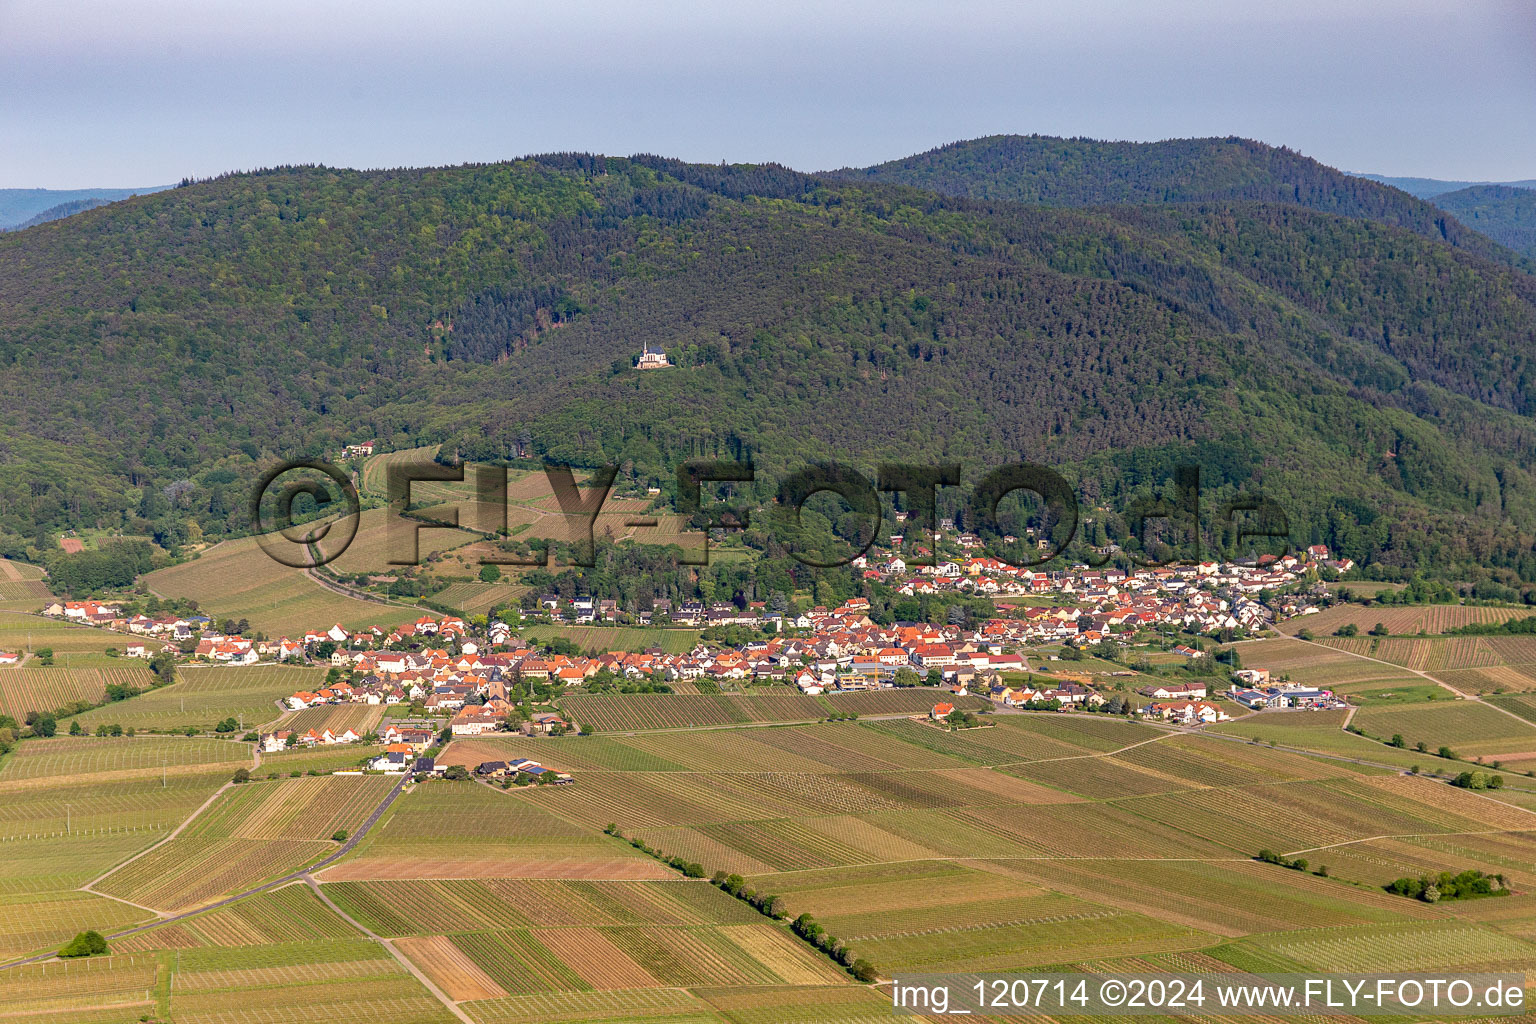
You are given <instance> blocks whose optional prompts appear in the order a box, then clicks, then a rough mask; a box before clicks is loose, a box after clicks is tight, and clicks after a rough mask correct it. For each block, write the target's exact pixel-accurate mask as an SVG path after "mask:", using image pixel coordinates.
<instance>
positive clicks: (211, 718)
mask: <svg viewBox="0 0 1536 1024" xmlns="http://www.w3.org/2000/svg"><path fill="white" fill-rule="evenodd" d="M324 679H325V674H324V672H322V671H320V670H317V669H307V668H289V667H286V666H285V667H281V668H273V667H266V666H262V667H256V668H201V667H182V668H181V669H179V670H178V672H177V681H176V682H175V683H173V684H172V685H170V686H164V687H160V688H158V689H149V690H146V691H145V692H143V693H141V694H139V695H138V696H137V697H133V698H131V699H130V700H127V701H121V702H117V703H114V704H109V705H107V706H106V707H102V708H97V709H96V710H94V711H87V712H86V713H85V714H83V715H81V716H80V724H81V726H83V727H84V728H85V729H86V730H87V731H91V730H94V729H95V728H96V726H97V725H98V724H99V723H102V722H107V723H112V722H115V723H117V724H119V725H122V726H123V727H124V728H127V727H129V726H132V727H133V728H135V729H138V730H139V731H140V732H147V731H161V732H165V731H169V730H172V729H185V728H187V727H188V726H191V727H194V728H199V729H204V730H212V729H213V728H214V726H216V725H217V724H218V723H220V722H222V721H223V720H224V719H226V718H233V719H235V720H236V721H237V722H240V723H242V724H243V726H244V728H247V729H255V728H257V727H258V726H260V725H262V724H264V723H268V722H272V721H275V720H276V719H277V718H278V717H280V716H281V715H282V712H281V711H279V710H278V708H277V705H276V704H275V701H277V700H278V699H279V698H281V697H286V696H288V695H289V694H290V693H293V692H294V691H296V690H309V689H313V688H315V687H317V686H320V685H321V684H322V683H323V681H324Z"/></svg>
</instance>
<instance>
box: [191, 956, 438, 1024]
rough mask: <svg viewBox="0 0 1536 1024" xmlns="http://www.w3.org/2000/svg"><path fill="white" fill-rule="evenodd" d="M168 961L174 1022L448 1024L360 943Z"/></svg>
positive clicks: (386, 960) (398, 969) (396, 968)
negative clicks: (380, 1022)
mask: <svg viewBox="0 0 1536 1024" xmlns="http://www.w3.org/2000/svg"><path fill="white" fill-rule="evenodd" d="M162 960H163V961H164V962H166V963H167V964H168V967H169V975H170V985H169V992H168V994H167V999H168V1003H169V1005H170V1006H171V1007H173V1008H174V1019H175V1020H176V1021H177V1024H181V1022H183V1021H188V1022H192V1024H307V1022H311V1021H315V1020H328V1021H340V1022H344V1024H375V1022H378V1021H390V1022H391V1024H397V1022H398V1024H454V1022H455V1021H456V1018H455V1017H453V1015H452V1014H451V1012H450V1011H449V1010H448V1008H447V1007H445V1006H443V1005H442V1003H440V1002H438V1001H437V999H436V998H435V997H434V996H433V995H432V993H431V992H430V991H428V989H427V988H426V987H425V986H423V985H422V984H421V982H419V981H417V980H416V979H415V978H414V977H412V976H411V975H410V974H409V973H408V972H407V971H406V969H405V968H404V967H403V966H401V964H400V963H399V962H398V961H397V960H395V959H394V958H393V957H392V956H390V954H389V953H388V951H386V950H384V949H382V948H380V947H379V945H378V944H377V943H375V942H369V941H364V940H362V939H353V940H342V941H333V942H283V943H280V944H274V945H260V946H247V947H243V948H240V949H217V948H210V949H179V950H175V951H174V952H173V953H172V954H170V955H168V956H166V955H162Z"/></svg>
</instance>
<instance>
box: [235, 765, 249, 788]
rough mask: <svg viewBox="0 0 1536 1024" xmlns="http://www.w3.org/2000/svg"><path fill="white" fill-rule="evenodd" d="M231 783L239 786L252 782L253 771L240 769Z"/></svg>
mask: <svg viewBox="0 0 1536 1024" xmlns="http://www.w3.org/2000/svg"><path fill="white" fill-rule="evenodd" d="M230 781H231V782H233V783H235V784H236V785H239V784H240V783H242V782H250V781H251V770H250V769H249V768H240V769H238V770H237V771H236V772H235V775H234V778H232V779H231V780H230Z"/></svg>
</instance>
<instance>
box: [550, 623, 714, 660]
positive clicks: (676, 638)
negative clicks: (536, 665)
mask: <svg viewBox="0 0 1536 1024" xmlns="http://www.w3.org/2000/svg"><path fill="white" fill-rule="evenodd" d="M699 632H700V631H699V630H697V629H673V628H670V627H668V628H666V629H663V628H661V627H659V626H658V627H646V628H639V627H631V626H529V627H528V628H527V629H524V630H522V632H521V636H522V638H523V640H525V641H527V642H529V643H535V642H536V643H548V642H549V641H550V640H554V639H556V638H561V639H565V640H569V641H570V642H571V643H573V644H575V645H576V646H577V647H579V648H581V649H582V650H583V651H588V652H591V653H594V654H601V653H602V652H604V651H648V650H650V649H651V648H656V649H657V650H660V651H661V652H663V653H664V654H684V653H686V652H688V651H691V650H693V648H694V646H695V645H696V644H698V642H699Z"/></svg>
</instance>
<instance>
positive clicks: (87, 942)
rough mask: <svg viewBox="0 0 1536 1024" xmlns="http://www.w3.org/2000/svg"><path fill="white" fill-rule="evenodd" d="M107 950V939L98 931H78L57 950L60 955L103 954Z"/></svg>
mask: <svg viewBox="0 0 1536 1024" xmlns="http://www.w3.org/2000/svg"><path fill="white" fill-rule="evenodd" d="M107 952H108V949H107V940H106V939H105V938H103V937H102V934H101V933H100V932H98V931H88V932H80V933H79V934H78V935H76V936H75V937H74V938H73V939H70V940H69V944H68V945H66V946H65V947H64V948H63V949H61V950H59V956H62V957H80V956H105V955H106V954H107Z"/></svg>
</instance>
